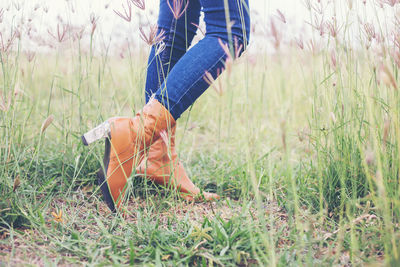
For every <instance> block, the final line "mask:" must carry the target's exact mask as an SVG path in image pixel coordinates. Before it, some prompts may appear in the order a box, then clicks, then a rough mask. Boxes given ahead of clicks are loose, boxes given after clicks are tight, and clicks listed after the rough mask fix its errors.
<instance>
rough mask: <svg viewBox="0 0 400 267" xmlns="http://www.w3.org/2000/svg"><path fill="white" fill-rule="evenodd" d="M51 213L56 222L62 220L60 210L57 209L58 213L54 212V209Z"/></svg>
mask: <svg viewBox="0 0 400 267" xmlns="http://www.w3.org/2000/svg"><path fill="white" fill-rule="evenodd" d="M51 215H53V221H55V222H57V223H62V222H64V220H63V218H62V210H59V211H58V213H55V212H54V211H53V212H52V213H51Z"/></svg>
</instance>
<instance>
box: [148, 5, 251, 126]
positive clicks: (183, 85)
mask: <svg viewBox="0 0 400 267" xmlns="http://www.w3.org/2000/svg"><path fill="white" fill-rule="evenodd" d="M224 2H225V1H222V0H200V3H201V7H202V10H203V11H204V20H205V23H206V31H207V32H206V36H205V37H204V38H203V39H202V40H201V41H200V42H199V43H197V44H196V45H195V46H193V47H192V48H191V49H189V51H187V52H186V53H185V54H184V55H183V56H182V57H181V58H180V59H179V61H178V62H177V63H176V64H175V66H174V68H173V69H172V70H171V71H170V72H169V74H168V76H167V78H166V79H165V80H164V82H163V83H162V84H161V86H160V88H159V89H158V90H157V92H156V93H155V98H156V99H157V100H158V101H159V102H160V103H162V104H163V105H164V106H165V107H166V108H167V109H168V110H169V111H170V112H171V114H172V116H173V117H174V118H175V119H178V118H179V117H180V116H181V114H182V113H183V112H184V111H185V110H186V109H187V108H188V107H189V106H190V105H192V104H193V103H194V101H195V100H196V99H197V98H198V97H199V96H200V95H201V94H202V93H203V92H204V91H205V90H206V89H207V88H208V87H209V84H207V82H206V81H205V80H204V78H203V77H204V75H205V72H206V71H207V72H209V73H210V74H211V75H212V76H213V77H214V78H216V77H217V76H218V75H219V74H220V73H221V71H222V69H223V68H224V61H225V60H226V58H227V54H226V53H225V51H224V49H223V48H222V47H221V45H220V41H222V42H223V43H226V44H235V43H236V44H237V45H236V48H238V47H240V45H243V46H244V48H245V47H246V45H247V42H248V38H249V32H250V31H249V29H250V18H249V14H248V10H249V9H248V0H228V1H227V2H228V5H229V7H226V6H225V5H224ZM225 8H228V9H229V20H230V21H231V23H232V22H233V24H232V26H231V31H228V27H227V18H226V16H225ZM232 50H235V48H232Z"/></svg>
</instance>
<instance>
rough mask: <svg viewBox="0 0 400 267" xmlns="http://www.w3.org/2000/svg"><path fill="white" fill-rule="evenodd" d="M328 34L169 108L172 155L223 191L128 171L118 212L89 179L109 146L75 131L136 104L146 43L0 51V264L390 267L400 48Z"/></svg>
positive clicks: (249, 63)
mask: <svg viewBox="0 0 400 267" xmlns="http://www.w3.org/2000/svg"><path fill="white" fill-rule="evenodd" d="M23 41H24V40H23V39H21V40H19V42H21V43H22V42H23ZM334 41H335V45H334V47H333V48H329V49H328V47H326V48H322V49H321V51H320V52H318V53H311V52H310V51H306V50H300V49H295V48H287V50H285V51H284V52H282V51H280V52H278V53H276V54H273V55H269V54H266V53H263V52H258V54H254V53H255V52H254V51H251V50H250V51H249V53H248V54H245V55H244V56H243V57H242V58H241V59H239V60H238V61H237V62H236V63H235V65H234V68H233V71H232V73H231V74H230V75H229V74H227V73H225V74H223V75H222V76H221V78H220V79H221V84H222V87H223V90H224V93H223V94H222V95H219V94H217V93H216V92H215V91H213V89H210V90H208V91H207V92H206V93H205V94H204V95H203V96H202V97H201V98H200V99H199V100H198V101H197V102H196V103H195V104H194V106H193V107H192V108H191V109H190V110H189V111H187V112H186V113H185V114H184V116H183V117H182V118H180V119H179V121H178V130H177V144H178V151H179V154H180V158H181V160H182V162H183V164H184V165H185V166H186V169H187V171H188V173H189V175H190V177H191V178H192V179H193V181H194V182H195V184H197V185H198V186H199V187H201V188H202V189H204V190H207V191H214V192H217V193H218V194H220V195H221V196H222V199H221V200H220V201H218V202H216V203H197V204H193V203H186V202H184V201H182V200H181V199H178V198H176V196H175V194H174V192H170V191H168V190H166V189H163V188H161V187H159V186H156V185H154V184H152V183H150V182H146V181H144V180H143V179H141V178H138V177H134V176H132V177H131V179H130V180H129V184H130V187H129V188H130V190H129V195H130V197H129V200H128V203H127V205H126V206H127V211H126V216H125V217H123V216H121V215H120V214H116V215H114V214H110V212H109V211H108V210H107V207H106V205H105V204H104V203H103V201H102V196H101V193H100V191H99V188H98V186H97V185H96V182H95V180H96V171H97V170H98V168H100V166H101V162H102V153H103V144H96V145H94V146H91V147H84V146H83V145H82V144H81V141H80V135H81V134H82V133H84V132H85V131H86V130H88V129H90V128H91V127H93V126H95V125H97V124H98V123H100V122H102V121H104V120H105V119H107V118H108V117H111V116H116V115H117V116H132V115H133V114H135V111H137V110H139V109H140V108H141V107H142V105H143V98H144V97H143V87H144V75H145V69H146V55H147V51H143V50H140V51H137V52H132V55H131V57H126V58H124V59H120V58H117V57H114V56H112V55H108V54H107V53H105V51H103V52H102V53H100V54H98V55H95V56H94V55H91V54H90V53H88V54H87V53H84V52H83V51H81V50H80V47H79V46H78V45H77V43H72V42H71V43H69V44H68V48H65V47H59V48H56V50H55V51H54V54H50V55H40V54H38V55H36V57H35V59H34V60H33V61H32V62H28V60H27V59H26V57H25V55H24V53H23V52H20V51H19V50H18V49H16V50H13V51H11V52H4V51H2V52H1V72H0V73H1V76H0V86H1V87H0V88H1V92H2V95H3V96H4V99H5V104H6V105H5V106H7V103H8V95H10V101H11V103H10V107H9V108H8V109H6V110H3V111H0V136H1V142H0V158H1V160H0V195H1V198H0V215H1V216H0V266H2V265H10V266H13V265H26V264H32V265H55V264H59V265H70V264H72V265H80V264H87V265H111V264H116V265H119V264H138V265H140V264H144V265H149V266H153V265H156V266H161V265H166V266H176V265H190V266H192V265H196V266H212V265H226V266H237V265H239V266H249V265H250V266H252V265H253V266H256V265H264V266H265V265H279V266H284V265H289V266H298V265H300V266H302V265H309V266H310V265H327V266H329V265H347V264H351V265H362V264H366V263H379V264H381V263H385V264H387V265H392V266H396V265H397V264H398V263H399V261H400V254H399V253H400V249H399V246H400V243H399V241H398V240H400V234H399V233H400V232H399V219H400V214H399V208H400V203H399V196H400V190H399V173H400V154H399V150H400V120H399V114H400V96H399V87H398V86H397V84H399V82H400V81H399V78H398V66H397V65H396V62H395V60H394V57H393V56H391V54H390V53H389V52H390V51H391V49H392V48H394V49H398V48H396V47H393V46H392V45H391V44H390V43H381V44H380V46H381V49H383V51H385V52H387V53H386V54H385V55H384V57H383V58H382V59H380V60H379V62H376V60H375V58H374V53H375V52H374V51H372V49H370V50H367V49H364V48H360V49H358V50H350V49H349V46H350V45H349V44H346V41H343V42H341V41H340V40H334ZM18 47H19V46H16V48H18ZM330 49H334V50H335V53H336V57H337V61H338V63H336V66H332V63H331V52H330ZM395 51H397V50H395ZM254 57H256V58H254ZM382 66H385V67H382ZM385 68H386V69H385ZM385 75H386V76H385ZM390 76H392V78H393V80H394V81H395V82H396V83H397V84H396V86H397V87H395V86H393V85H392V84H391V80H390V78H391V77H390ZM16 88H17V89H19V91H18V90H17V91H16ZM22 92H23V93H22ZM0 101H1V98H0ZM50 115H53V116H54V121H53V122H52V123H51V124H50V125H49V126H48V128H47V129H46V130H45V131H41V127H42V123H43V121H45V119H46V118H48V117H49V116H50ZM52 213H55V214H59V213H60V214H62V215H61V222H56V221H54V216H53V215H52Z"/></svg>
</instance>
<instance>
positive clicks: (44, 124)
mask: <svg viewBox="0 0 400 267" xmlns="http://www.w3.org/2000/svg"><path fill="white" fill-rule="evenodd" d="M53 120H54V116H53V115H50V116H48V117H47V118H46V119H45V120H44V122H43V124H42V127H41V128H40V132H41V133H43V132H44V131H45V130H46V129H47V127H49V125H50V124H51V123H52V122H53Z"/></svg>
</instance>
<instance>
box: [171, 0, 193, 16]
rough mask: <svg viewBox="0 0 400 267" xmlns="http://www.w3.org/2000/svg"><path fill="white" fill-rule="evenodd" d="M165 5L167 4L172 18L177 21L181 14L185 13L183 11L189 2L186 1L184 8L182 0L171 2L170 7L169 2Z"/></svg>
mask: <svg viewBox="0 0 400 267" xmlns="http://www.w3.org/2000/svg"><path fill="white" fill-rule="evenodd" d="M167 4H168V7H169V9H170V10H171V12H172V14H173V16H174V18H175V19H176V20H177V19H179V18H180V17H181V16H182V15H183V13H185V11H186V9H187V7H188V5H189V0H188V1H186V5H185V6H184V0H172V6H171V3H170V0H167Z"/></svg>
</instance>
